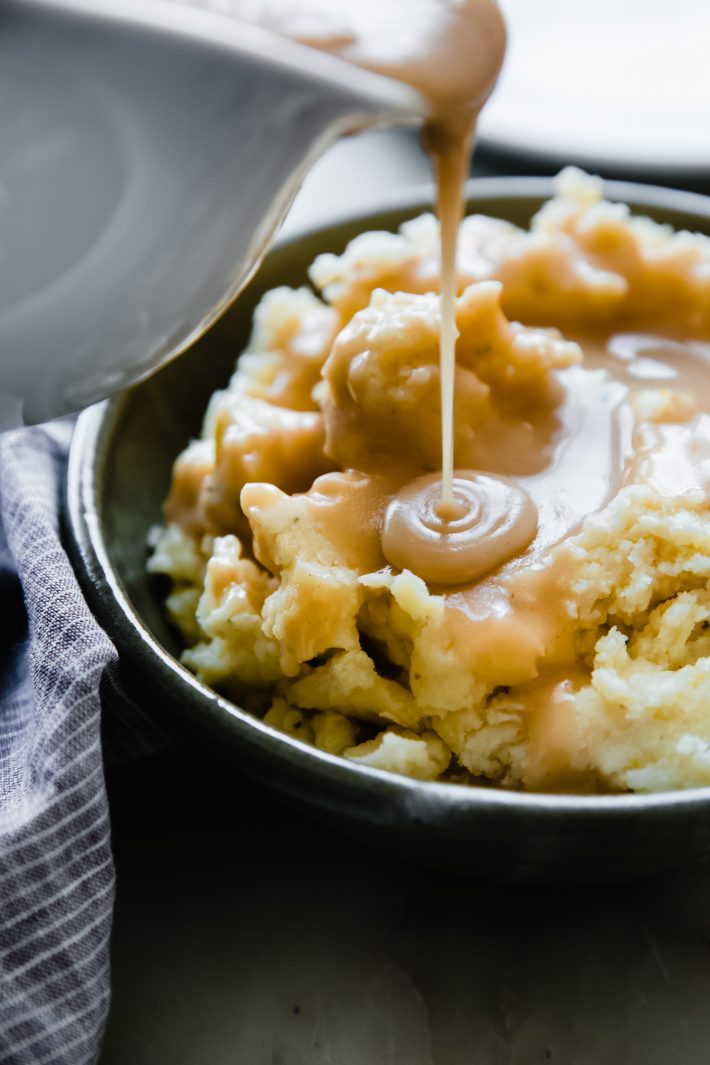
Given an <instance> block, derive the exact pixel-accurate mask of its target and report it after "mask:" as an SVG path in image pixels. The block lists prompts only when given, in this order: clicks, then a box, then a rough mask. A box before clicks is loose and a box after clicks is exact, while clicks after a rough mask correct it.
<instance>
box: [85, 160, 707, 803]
mask: <svg viewBox="0 0 710 1065" xmlns="http://www.w3.org/2000/svg"><path fill="white" fill-rule="evenodd" d="M552 189H553V179H551V178H527V177H485V178H479V179H473V180H472V181H470V182H468V184H467V209H470V208H472V207H473V208H474V210H475V207H476V204H477V202H478V201H486V200H491V199H495V200H516V199H521V198H522V199H526V200H527V199H541V200H544V199H546V198H548V197H549V196H550V194H551V192H552ZM604 194H605V196H606V197H608V198H609V199H611V200H621V201H622V202H625V203H626V202H631V205H632V209H633V208H637V207H655V208H660V209H661V210H663V209H668V210H675V211H684V212H687V213H689V214H695V215H698V216H700V217H701V218H703V219H707V220H710V197H705V196H702V195H700V194H698V193H692V192H685V191H681V190H674V189H669V188H664V187H660V186H652V185H641V184H636V183H634V182H617V181H609V182H607V181H605V182H604ZM431 197H432V189H431V187H429V186H427V187H426V188H425V189H421V188H420V189H416V190H409V191H408V192H407V193H406V194H397V195H395V196H390V197H386V198H384V197H383V198H382V199H381V200H378V201H377V203H376V204H375V205H373V206H372V207H371V208H370V209H368V210H360V211H355V212H353V213H352V214H348V215H344V216H340V217H339V218H338V219H337V220H335V221H331V222H329V223H328V224H326V225H323V226H316V227H313V226H308V227H304V228H303V229H301V230H297V231H296V232H292V233H290V234H289V237H288V239H286V240H283V241H280V242H279V246H281V247H286V246H291V245H294V244H298V243H299V242H300V241H301V240H302V239H304V238H305V237H306V236H309V237H310V238H313V237H317V236H319V235H323V236H324V237H327V234H328V233H329V232H330V231H332V230H333V229H335V228H339V227H341V226H343V225H346V224H351V223H361V224H362V226H363V227H366V226H367V225H368V224H370V225H371V224H377V222H378V218H379V217H381V216H382V215H383V214H385V213H387V212H390V211H402V210H407V211H411V213H412V215H413V216H414V215H415V214H417V213H421V212H422V211H425V210H427V209H428V208H429V207H430V204H431ZM481 206H482V207H483V208H484V209H485V204H482V205H481ZM136 387H138V388H140V385H138V386H136ZM130 398H131V391H128V392H124V393H121V394H119V395H117V396H114V397H113V398H112V399H109V400H104V401H103V402H101V403H99V404H96V405H95V406H93V407H90V408H89V409H88V410H86V411H84V412H83V413H82V414H81V415H80V416H79V419H78V421H77V425H76V428H75V432H74V436H73V439H72V443H71V448H70V454H69V461H68V469H67V482H66V519H67V522H66V524H67V532H68V534H69V539H70V547H71V549H72V554H73V560H74V564H75V568H76V569H77V570H78V575H79V577H80V579H81V582H82V584H83V587H84V589H85V591H86V592H87V595H88V598H89V600H90V605H91V607H92V608H93V610H94V612H95V614H96V616H97V618H98V621H99V623H100V624H101V625H102V626H103V627H104V628H105V629H106V631H107V633H108V635H109V637H110V638H111V639H112V641H113V642H114V644H115V646H116V647H117V650H118V651H119V654H124V653H125V655H126V658H127V659H130V658H135V657H136V656H137V657H138V658H140V659H142V661H143V663H144V665H149V667H150V668H151V670H153V671H155V673H156V675H157V677H158V679H159V680H161V679H162V680H164V681H165V682H166V686H168V685H174V684H176V683H177V684H178V685H183V686H185V685H186V686H187V688H188V689H190V694H191V699H192V701H193V702H197V703H199V704H201V709H204V711H205V712H209V713H212V714H213V715H214V714H216V715H217V717H218V721H219V723H221V724H222V725H223V726H230V727H231V728H232V730H233V731H235V728H234V727H235V726H236V733H237V734H241V736H242V737H243V738H244V739H245V740H248V741H249V742H250V743H251V745H252V746H258V747H260V748H262V750H267V751H268V754H269V756H271V757H272V758H273V761H274V764H275V765H276V766H277V768H278V763H279V762H281V763H282V764H283V763H288V765H289V768H290V769H292V770H295V771H297V772H299V773H306V774H310V775H311V776H312V777H313V779H314V782H316V781H317V780H318V779H325V778H327V781H328V783H329V784H330V785H333V784H336V785H337V786H338V787H339V788H340V789H341V790H342V791H343V792H344V793H348V792H349V793H350V794H352V795H356V794H358V793H359V792H360V791H361V788H362V786H363V784H365V785H366V786H369V788H371V789H373V790H374V791H376V792H378V793H379V797H380V798H382V799H385V800H387V801H396V802H397V804H398V805H399V806H400V807H401V808H405V809H408V810H410V811H411V812H412V813H416V811H417V810H423V809H424V808H425V807H428V806H430V805H432V804H436V805H437V807H439V808H440V810H441V816H442V817H446V816H447V814H451V813H454V812H456V813H458V814H459V815H461V814H464V813H466V812H468V811H477V812H478V813H479V814H485V813H486V812H488V813H490V814H496V813H502V812H503V811H507V812H508V813H509V814H510V815H511V816H520V817H526V818H527V816H528V815H529V814H532V813H535V814H537V815H540V816H541V817H542V819H543V820H545V819H547V820H551V819H553V818H556V817H557V816H558V815H560V814H564V815H565V818H566V820H570V819H571V820H572V822H573V823H581V822H583V821H587V820H589V819H596V818H597V817H598V816H599V815H600V814H601V815H605V814H608V813H612V812H615V813H616V814H617V815H619V816H621V815H622V814H625V815H626V817H627V818H631V819H633V820H634V821H635V820H637V819H638V818H639V817H642V816H643V817H646V816H647V815H648V814H649V812H653V813H655V814H656V815H657V816H659V817H661V816H672V817H675V816H676V815H677V814H678V813H680V812H682V811H689V810H691V809H693V810H694V811H696V812H697V808H698V807H699V806H704V805H706V804H707V805H709V806H710V786H706V787H694V788H688V789H683V790H679V791H665V792H655V793H629V794H626V793H624V794H611V795H576V794H566V793H541V792H525V791H512V790H505V789H502V788H498V787H496V786H494V785H491V786H484V785H461V784H454V783H447V782H441V781H421V780H415V779H413V778H410V777H405V776H400V775H398V774H395V773H391V772H389V771H386V770H380V769H374V768H372V767H370V766H363V765H361V764H359V763H356V762H352V761H348V760H347V759H345V758H342V757H339V756H337V755H331V754H328V753H326V752H325V751H320V750H318V749H317V748H316V747H312V746H310V745H308V744H305V743H303V742H301V741H299V740H296V739H294V738H292V737H290V736H288V735H287V734H285V733H281V732H279V731H278V730H276V729H274V728H272V727H271V726H269V725H266V724H264V722H263V721H262V720H261V719H259V718H258V717H257V716H256V715H253V714H251V713H250V712H248V711H246V710H244V709H242V708H241V707H239V706H237V705H236V704H235V703H232V702H231V701H229V700H228V699H226V698H225V697H224V696H221V695H219V694H218V693H217V692H215V691H213V690H212V689H211V688H209V687H208V686H207V685H205V684H203V683H202V682H200V681H199V680H198V679H197V678H196V677H195V676H194V675H193V674H192V673H190V672H189V671H188V670H187V669H186V667H185V666H183V665H182V664H181V663H180V662H179V661H178V659H176V658H175V657H174V656H173V655H172V654H171V653H170V652H169V651H168V650H167V649H166V648H164V647H163V646H162V645H161V643H160V642H159V640H158V639H157V637H156V636H154V635H153V633H152V632H151V631H150V629H149V628H148V627H147V625H146V624H145V623H144V622H143V620H142V618H141V617H140V615H139V613H138V611H137V610H136V609H135V607H134V606H133V604H132V603H131V600H130V597H129V595H128V592H127V590H126V588H125V587H124V584H123V581H122V579H121V577H120V575H119V574H118V572H117V571H116V570H115V568H114V566H113V564H112V563H111V560H110V556H109V552H108V549H107V546H106V544H105V542H104V538H103V535H102V526H101V517H100V512H99V498H98V495H97V491H98V489H99V486H100V479H101V478H100V471H99V470H98V469H97V459H98V457H99V455H100V453H101V452H100V444H101V442H102V441H103V440H105V439H108V438H110V436H111V433H112V431H113V430H114V428H115V427H116V426H117V424H118V423H119V421H120V418H121V414H122V412H123V409H124V407H125V406H126V405H127V404H128V403H129V402H130ZM238 739H239V735H237V741H238Z"/></svg>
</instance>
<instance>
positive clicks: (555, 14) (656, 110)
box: [480, 0, 710, 173]
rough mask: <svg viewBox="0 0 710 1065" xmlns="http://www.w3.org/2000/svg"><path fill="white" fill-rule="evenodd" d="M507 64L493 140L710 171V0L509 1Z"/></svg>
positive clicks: (618, 164)
mask: <svg viewBox="0 0 710 1065" xmlns="http://www.w3.org/2000/svg"><path fill="white" fill-rule="evenodd" d="M501 6H502V7H503V10H504V12H505V14H506V20H507V22H508V28H509V49H508V56H507V58H506V63H505V66H504V69H503V73H502V75H501V79H500V81H499V83H498V87H497V89H496V91H495V93H494V94H493V98H492V99H491V101H490V103H489V105H488V107H487V108H486V110H485V111H484V114H483V116H482V118H481V123H480V134H481V141H482V142H485V143H486V144H487V146H489V147H495V148H499V149H504V150H506V151H514V152H516V153H518V152H519V153H523V152H524V153H526V154H533V155H537V156H539V157H545V158H547V159H555V160H556V161H559V162H569V161H577V162H580V163H584V164H587V165H592V166H598V167H601V168H604V167H607V166H608V167H614V168H623V169H632V170H651V169H652V170H662V171H664V172H666V173H669V172H671V171H673V172H695V173H697V172H698V171H706V172H709V173H710V2H708V0H674V2H673V3H672V4H669V3H668V2H667V0H623V2H619V0H501Z"/></svg>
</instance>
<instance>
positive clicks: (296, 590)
mask: <svg viewBox="0 0 710 1065" xmlns="http://www.w3.org/2000/svg"><path fill="white" fill-rule="evenodd" d="M311 280H312V282H313V285H314V287H315V289H316V290H317V291H318V292H320V296H318V295H316V294H315V293H314V292H313V291H312V290H311V289H309V288H302V289H297V290H292V289H286V288H280V289H276V290H274V291H272V292H270V293H268V294H267V295H266V296H265V297H264V298H263V300H262V302H261V304H260V305H259V307H258V308H257V311H256V314H255V319H254V329H253V334H252V337H251V341H250V343H249V346H248V350H247V351H246V352H245V353H244V354H243V355H242V356H241V357H240V359H239V362H238V366H237V370H236V373H235V374H234V376H233V378H232V380H231V382H230V383H229V385H228V387H227V388H226V389H225V390H224V391H223V392H219V393H217V394H216V395H215V396H214V397H213V399H212V401H211V403H210V406H209V409H208V411H207V414H206V417H205V423H204V430H203V434H202V438H201V439H200V440H198V441H195V442H193V443H191V444H190V445H189V446H188V447H187V448H186V450H185V451H184V452H183V454H182V455H181V456H179V457H178V459H177V461H176V463H175V468H174V474H173V484H172V488H171V491H170V496H169V498H168V500H167V503H166V508H165V513H166V525H165V527H164V528H161V529H158V530H155V531H154V533H153V536H152V549H153V550H152V554H151V558H150V561H149V568H150V570H151V571H152V572H154V573H162V574H167V575H168V576H169V577H170V578H171V581H172V591H171V593H170V595H169V597H168V601H167V606H168V610H169V613H170V616H171V618H172V619H173V621H174V622H175V624H176V625H177V626H178V627H179V629H180V630H181V632H182V634H183V636H184V640H185V644H186V649H185V651H184V652H183V661H184V662H185V663H186V665H187V666H188V667H189V668H190V669H191V670H193V671H194V672H195V673H196V674H197V676H198V677H199V678H200V679H201V680H202V681H204V682H205V683H206V684H208V685H211V686H214V687H216V688H218V689H220V690H222V691H224V692H226V693H227V694H228V695H230V696H231V697H233V698H234V699H237V700H240V701H242V702H243V701H244V700H247V702H248V705H250V706H251V707H254V708H255V709H256V710H257V711H258V712H260V713H262V714H263V715H264V719H265V721H266V722H267V723H268V724H270V725H272V726H273V727H274V728H277V729H280V730H282V731H284V732H286V733H288V734H290V735H292V736H295V737H298V738H300V739H301V740H303V741H305V742H307V743H311V744H314V745H316V746H317V747H318V748H320V749H321V750H324V751H327V752H329V753H331V754H336V755H342V756H343V757H345V758H347V759H351V760H353V761H356V762H359V763H360V764H363V765H368V766H372V767H375V768H378V769H385V770H390V771H393V772H397V773H404V774H407V775H409V776H413V777H416V778H418V779H421V780H436V779H444V780H447V779H451V780H456V781H457V782H460V781H466V780H468V781H471V782H473V781H481V780H485V781H489V782H495V783H498V784H500V785H504V786H506V787H515V788H527V789H534V790H573V791H599V790H601V791H627V790H633V791H655V790H663V789H671V788H683V787H689V786H694V785H699V784H710V502H709V500H708V477H710V417H709V416H708V414H706V413H705V410H706V408H707V409H710V376H709V378H708V382H705V376H706V374H707V370H706V361H707V359H708V358H710V346H708V345H707V344H706V340H707V339H708V338H710V240H708V239H706V238H705V237H701V236H697V235H692V234H688V233H673V232H671V231H670V230H669V229H668V228H667V227H664V226H659V225H657V224H655V223H653V222H652V221H650V220H648V219H643V218H632V217H631V216H630V214H629V212H628V209H627V208H625V207H623V206H621V205H618V204H613V205H612V204H609V203H606V202H605V201H604V200H603V199H602V189H601V185H600V183H599V182H598V181H596V180H594V179H591V178H588V177H586V176H585V175H582V174H580V173H579V172H578V171H566V172H564V173H563V174H562V175H561V176H560V178H559V179H558V189H557V195H556V196H555V198H554V199H553V200H552V201H550V203H548V204H546V205H545V206H544V207H543V209H542V210H541V211H540V212H539V213H538V215H537V216H536V217H535V219H534V220H533V223H532V225H531V229H530V231H523V230H520V229H517V228H516V227H514V226H512V225H510V224H509V223H507V222H503V221H500V220H495V219H490V218H483V217H477V216H474V217H471V218H468V219H466V221H465V222H464V224H463V227H462V234H461V252H460V260H459V278H458V280H459V297H458V300H457V326H458V330H459V334H460V336H459V340H458V343H457V349H456V357H457V369H456V374H457V378H456V439H455V452H456V463H457V465H458V466H459V467H465V468H470V469H478V470H486V471H491V472H494V473H497V474H503V475H505V476H507V477H511V478H514V479H515V480H516V481H517V482H518V483H519V484H520V485H521V486H523V487H524V488H525V490H526V491H527V493H528V494H529V495H530V497H531V498H532V499H533V500H534V501H535V504H536V506H537V509H538V514H539V529H538V534H537V536H536V538H535V539H534V541H533V542H532V543H531V545H530V547H529V548H528V549H527V550H526V551H525V552H524V553H523V554H522V555H520V556H519V557H518V558H515V559H513V560H511V561H510V562H507V563H506V564H505V565H503V566H501V567H499V568H498V569H497V570H496V571H494V572H492V573H490V574H488V575H486V576H485V577H484V578H483V579H481V580H479V581H478V582H476V583H475V584H470V585H455V586H451V587H436V586H427V584H425V582H424V581H423V580H421V579H420V578H419V577H418V576H416V575H415V574H414V573H412V572H409V571H408V570H404V571H402V572H399V571H397V570H395V569H393V568H392V567H390V566H388V565H387V564H386V562H385V559H384V557H383V555H382V549H381V543H380V534H381V528H382V520H383V514H384V510H385V508H386V506H387V502H388V500H389V499H390V498H391V496H392V494H393V493H394V492H396V491H397V490H398V489H399V488H400V487H401V486H402V485H404V484H406V483H407V482H408V481H409V480H411V479H412V478H414V477H416V476H419V475H421V474H422V473H423V472H427V471H432V470H436V469H438V465H439V461H440V453H439V448H440V443H439V438H440V431H439V424H440V408H439V398H438V397H439V369H438V334H439V311H438V300H437V298H436V296H435V295H434V294H435V293H436V291H437V289H438V284H439V277H438V244H437V228H436V223H435V221H434V219H433V218H432V217H431V216H428V215H425V216H423V217H421V218H418V219H415V220H413V221H411V222H408V223H406V224H405V225H404V226H403V227H402V230H401V231H400V232H399V233H396V234H390V233H366V234H363V235H362V236H360V237H358V238H356V239H355V240H354V241H353V242H352V243H351V244H350V245H349V246H348V248H347V249H346V250H345V251H344V252H343V254H342V255H339V256H335V255H331V254H326V255H321V256H320V257H319V258H318V259H317V260H316V262H315V263H314V264H313V267H312V269H311Z"/></svg>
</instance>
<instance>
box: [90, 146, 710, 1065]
mask: <svg viewBox="0 0 710 1065" xmlns="http://www.w3.org/2000/svg"><path fill="white" fill-rule="evenodd" d="M427 178H428V171H427V166H426V163H425V161H424V159H423V158H422V157H421V156H420V154H419V152H418V151H417V150H416V144H415V142H414V140H413V138H409V137H406V136H403V135H394V136H392V135H387V134H378V135H368V136H367V137H365V138H364V139H362V140H359V141H351V142H347V143H344V144H343V145H340V146H338V147H337V148H336V149H334V150H333V152H332V153H331V155H330V156H329V157H327V158H326V159H325V160H324V161H323V162H322V163H321V164H320V165H319V168H318V170H317V171H316V172H315V173H314V174H313V176H312V177H311V179H309V182H308V183H307V185H306V188H305V189H304V192H303V193H302V195H301V197H300V199H299V201H297V203H296V205H295V209H294V212H293V214H292V217H291V219H290V221H289V223H288V225H289V227H291V229H292V230H295V229H298V228H301V227H302V226H304V225H307V224H310V223H312V222H320V221H327V220H328V219H329V218H333V217H335V216H336V215H337V213H338V212H339V211H340V210H342V209H343V208H345V209H348V210H353V209H355V208H359V207H366V206H368V205H369V204H371V203H372V202H373V201H374V200H376V198H377V197H378V196H379V195H380V194H382V193H388V192H390V191H395V190H396V189H402V188H405V187H407V186H416V185H421V184H422V182H423V181H426V180H427ZM111 797H112V809H113V818H114V845H115V852H116V864H117V877H118V898H117V907H116V917H115V928H114V935H113V988H114V998H113V1005H112V1010H111V1015H110V1019H109V1025H108V1030H107V1035H106V1041H105V1046H104V1051H103V1054H102V1057H101V1065H228V1063H229V1065H504V1063H505V1065H536V1063H538V1062H540V1063H545V1062H558V1063H560V1065H707V1063H708V1062H709V1061H710V872H706V873H695V874H692V875H687V876H684V877H681V878H676V879H675V880H672V881H662V882H656V883H646V884H641V885H636V886H627V887H621V888H605V889H599V888H597V889H585V890H571V889H564V890H563V889H551V888H544V887H535V888H529V887H500V886H487V885H484V884H481V883H476V882H474V881H471V880H463V879H458V878H456V877H454V876H452V875H451V874H450V873H445V872H437V871H431V870H427V869H426V868H417V867H414V866H409V865H405V864H403V863H401V862H399V861H395V860H392V859H391V858H388V857H387V856H384V855H381V854H378V853H376V852H374V851H370V850H368V849H366V848H365V847H363V846H362V845H361V844H355V843H352V842H350V841H349V840H348V839H347V838H344V837H343V836H342V835H341V834H340V833H339V832H338V831H336V830H334V829H328V828H324V827H321V826H318V825H315V824H313V823H311V822H310V821H308V820H306V819H304V818H303V816H302V815H301V814H300V813H298V812H296V811H293V810H290V809H288V808H287V807H286V806H284V805H282V804H281V803H280V802H279V801H277V800H274V799H271V798H270V797H269V796H268V794H267V793H266V792H264V791H263V790H262V789H260V788H257V787H256V786H253V785H251V784H249V783H248V782H244V781H243V780H240V779H239V778H238V777H237V774H236V773H235V772H233V771H232V770H230V769H229V768H224V767H222V766H220V765H219V764H218V763H215V761H214V759H213V757H212V756H211V755H209V754H206V753H203V752H202V751H201V749H200V748H199V747H196V746H193V745H190V746H188V747H187V748H178V749H176V750H173V751H168V752H166V753H165V754H163V755H160V756H159V757H156V758H152V759H149V760H147V761H145V762H143V763H139V764H137V765H135V766H131V767H126V768H124V769H123V770H121V771H120V772H119V773H118V774H116V775H115V776H114V778H113V779H112V782H111Z"/></svg>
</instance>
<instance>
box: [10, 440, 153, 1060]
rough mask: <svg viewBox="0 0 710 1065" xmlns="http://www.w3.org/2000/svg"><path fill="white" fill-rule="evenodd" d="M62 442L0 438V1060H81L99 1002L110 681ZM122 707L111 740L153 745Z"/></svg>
mask: <svg viewBox="0 0 710 1065" xmlns="http://www.w3.org/2000/svg"><path fill="white" fill-rule="evenodd" d="M70 434H71V427H70V426H69V425H67V424H58V425H55V426H51V427H49V428H35V429H27V430H20V431H17V432H13V433H8V434H6V435H4V436H0V514H1V518H2V526H1V527H0V1062H1V1063H2V1065H45V1063H46V1065H84V1063H88V1062H93V1061H95V1060H96V1057H97V1055H98V1052H99V1046H100V1041H101V1035H102V1032H103V1027H104V1023H105V1020H106V1014H107V1010H108V1002H109V972H108V962H109V933H110V930H111V916H112V909H113V897H114V868H113V861H112V857H111V848H110V832H109V817H108V806H107V801H106V788H105V783H104V768H103V758H102V734H101V713H100V710H101V700H100V696H99V687H100V685H103V686H106V685H107V686H108V687H109V688H110V689H111V690H112V692H113V695H114V696H117V697H116V698H112V699H111V705H112V707H113V706H115V705H116V704H117V703H119V702H120V699H119V698H118V696H120V684H119V683H118V681H117V656H116V652H115V650H114V648H113V647H112V645H111V643H110V641H109V639H108V638H107V636H106V635H105V634H104V633H103V631H102V630H101V629H100V628H99V626H98V625H97V623H96V621H95V620H94V618H93V617H92V615H91V613H90V611H89V609H88V607H87V605H86V603H85V602H84V599H83V597H82V594H81V591H80V588H79V586H78V584H77V582H76V578H75V576H74V573H73V571H72V568H71V565H70V562H69V560H68V558H67V555H66V553H65V551H64V548H63V546H62V541H61V531H60V520H59V515H60V510H61V503H62V495H63V488H64V476H65V460H66V451H67V446H68V443H69V437H70ZM126 706H128V707H129V716H128V720H125V719H124V720H123V722H122V727H123V731H124V732H126V731H129V732H134V733H136V734H137V739H138V741H139V744H140V746H141V747H142V748H143V749H144V750H145V749H147V748H149V747H150V746H151V745H154V743H153V742H152V740H151V738H150V736H148V737H146V730H145V729H143V721H145V719H144V718H142V715H140V712H139V711H138V712H137V715H136V720H135V722H134V721H131V719H130V713H131V712H132V711H131V709H130V704H129V703H128V702H127V703H126ZM133 712H135V711H133ZM154 731H155V730H154ZM147 732H148V733H150V726H148V729H147Z"/></svg>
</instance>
